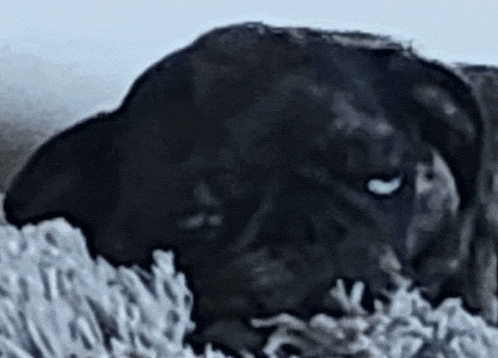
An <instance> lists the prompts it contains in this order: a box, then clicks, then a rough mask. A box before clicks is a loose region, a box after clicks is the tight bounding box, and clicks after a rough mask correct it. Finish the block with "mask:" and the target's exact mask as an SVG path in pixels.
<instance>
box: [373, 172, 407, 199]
mask: <svg viewBox="0 0 498 358" xmlns="http://www.w3.org/2000/svg"><path fill="white" fill-rule="evenodd" d="M402 187H403V176H402V175H397V176H392V177H387V178H372V179H370V180H369V181H368V182H367V190H368V191H369V192H370V193H372V194H374V195H378V196H384V197H386V196H391V195H394V194H395V193H397V192H398V191H399V190H400V189H401V188H402Z"/></svg>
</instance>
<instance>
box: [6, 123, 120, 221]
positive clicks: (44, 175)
mask: <svg viewBox="0 0 498 358" xmlns="http://www.w3.org/2000/svg"><path fill="white" fill-rule="evenodd" d="M115 124H116V123H115V122H114V120H113V118H112V116H109V115H104V114H103V115H99V116H97V117H95V118H92V119H90V120H88V121H86V122H83V123H81V124H78V125H76V126H75V127H73V128H71V129H70V130H67V131H65V132H63V133H61V134H59V135H57V136H55V137H54V138H53V139H51V140H50V141H48V142H47V143H45V144H44V145H42V146H41V147H40V148H39V149H38V150H37V151H36V152H35V154H34V155H33V156H32V157H31V158H30V159H29V160H28V163H27V164H26V166H25V167H24V168H23V169H22V170H21V171H20V172H19V173H18V174H17V176H16V177H15V178H14V180H13V181H12V183H11V184H10V186H9V188H8V190H7V193H6V199H5V202H4V208H5V212H6V218H7V220H8V221H9V222H11V223H13V224H16V225H22V224H25V223H27V222H38V221H41V220H44V219H49V218H53V217H57V216H65V217H68V218H70V219H74V220H72V222H73V224H79V223H82V224H83V223H84V222H99V221H100V220H101V219H102V218H103V217H105V215H106V213H107V212H108V211H106V210H107V209H108V208H109V207H110V205H112V204H113V201H112V199H113V198H116V197H117V196H116V191H117V190H118V187H119V183H118V176H117V173H116V169H117V166H118V162H119V155H118V153H117V152H116V150H115V146H114V144H115V143H114V139H115V134H116V125H115ZM76 219H77V221H75V220H76ZM82 226H84V225H82Z"/></svg>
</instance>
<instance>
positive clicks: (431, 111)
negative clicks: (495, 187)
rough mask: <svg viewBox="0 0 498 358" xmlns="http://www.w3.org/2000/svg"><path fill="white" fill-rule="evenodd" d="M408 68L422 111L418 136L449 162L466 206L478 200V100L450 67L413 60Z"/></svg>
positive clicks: (480, 125) (480, 139) (480, 141)
mask: <svg viewBox="0 0 498 358" xmlns="http://www.w3.org/2000/svg"><path fill="white" fill-rule="evenodd" d="M415 61H416V62H418V63H417V66H412V67H411V68H410V69H408V71H407V73H405V76H411V77H412V80H411V82H412V83H413V86H412V88H411V95H412V96H413V98H414V99H415V103H416V104H417V105H418V106H420V108H418V109H417V110H418V111H421V114H420V115H419V118H421V120H420V121H419V122H418V123H417V127H418V130H419V131H420V132H419V136H420V137H421V138H422V140H423V141H424V142H426V143H429V144H430V145H431V146H432V147H434V148H436V149H437V150H438V151H439V152H440V153H441V155H442V156H443V158H445V160H447V161H448V164H449V166H450V168H451V171H452V173H454V175H455V180H456V182H457V186H458V189H459V193H460V196H461V198H460V199H461V205H462V207H466V206H468V205H471V204H472V203H473V202H475V201H476V199H477V189H478V182H479V181H480V177H479V173H480V167H481V156H482V151H483V136H484V123H483V118H482V114H481V108H480V106H479V101H478V100H477V98H476V96H475V93H474V91H473V89H472V87H471V86H470V85H469V84H468V83H467V82H466V81H465V80H464V79H463V78H462V77H461V76H459V75H457V74H456V73H455V72H454V71H452V70H451V69H449V68H447V67H445V66H443V65H441V64H439V63H436V62H429V61H424V60H421V59H415Z"/></svg>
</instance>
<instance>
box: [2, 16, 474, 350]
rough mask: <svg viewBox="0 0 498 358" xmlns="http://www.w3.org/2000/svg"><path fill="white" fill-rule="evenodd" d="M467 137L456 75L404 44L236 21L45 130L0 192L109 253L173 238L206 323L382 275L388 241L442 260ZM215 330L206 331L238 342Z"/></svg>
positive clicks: (407, 252) (451, 238)
mask: <svg viewBox="0 0 498 358" xmlns="http://www.w3.org/2000/svg"><path fill="white" fill-rule="evenodd" d="M481 138H482V125H481V119H480V113H479V110H478V107H477V104H476V102H475V100H474V98H473V95H472V91H471V89H470V88H469V87H468V85H467V84H466V83H465V82H463V81H462V80H461V79H460V78H458V77H457V76H456V75H455V74H454V73H453V72H452V71H450V70H448V69H447V68H445V67H444V66H441V65H440V64H438V63H435V62H430V61H426V60H423V59H421V58H419V57H417V56H416V55H415V54H414V53H412V51H411V50H410V49H409V48H404V47H403V46H400V45H399V44H396V43H394V42H391V41H390V40H389V39H386V38H380V37H375V36H371V35H367V34H361V33H348V34H342V33H330V32H322V31H314V30H310V29H301V28H271V27H268V26H264V25H261V24H243V25H238V26H232V27H227V28H222V29H217V30H214V31H212V32H210V33H208V34H206V35H204V36H202V37H201V38H200V39H199V40H197V41H196V42H195V43H194V44H192V45H191V46H189V47H188V48H186V49H184V50H182V51H180V52H178V53H176V54H174V55H172V56H169V57H167V58H166V59H164V60H162V61H161V62H159V63H157V64H156V65H154V66H153V67H151V68H150V69H149V70H147V71H146V72H145V74H144V75H142V76H141V77H140V78H139V79H138V80H137V81H136V83H135V84H134V86H133V87H132V89H131V91H130V93H129V94H128V96H127V97H126V99H125V100H124V102H123V104H122V105H121V107H120V108H119V109H118V110H116V111H115V112H113V113H111V114H108V115H104V116H100V117H96V118H93V119H90V120H88V121H87V122H85V123H83V124H81V125H79V126H77V127H75V128H72V129H70V130H69V131H67V132H66V133H63V134H62V135H60V136H58V137H56V138H54V139H53V140H52V141H50V142H48V143H47V144H46V145H45V146H43V147H42V148H41V149H40V150H39V151H38V152H37V154H35V156H34V157H33V158H32V159H31V161H30V162H29V164H28V165H27V166H26V167H25V169H24V170H23V172H22V173H21V174H20V175H19V176H18V177H17V179H16V180H15V181H14V183H13V185H12V186H11V188H10V190H9V192H8V193H7V199H6V204H5V208H6V211H7V217H8V219H9V220H10V221H11V222H14V223H17V224H22V223H25V222H29V221H35V220H39V219H41V218H47V217H52V216H56V215H64V216H66V217H67V218H69V219H70V220H72V221H73V222H74V223H76V224H78V225H80V226H82V227H83V229H84V230H85V232H86V234H87V235H88V237H89V239H90V244H91V247H93V248H94V250H95V251H96V252H97V253H100V254H103V255H104V256H106V257H107V258H108V259H110V260H111V262H113V263H130V262H131V263H133V262H138V263H143V264H148V263H149V262H150V253H151V250H152V249H155V248H174V249H176V250H177V256H178V262H179V264H180V267H181V268H182V269H184V270H186V271H187V273H188V274H189V275H190V278H191V282H192V285H193V287H194V289H195V290H196V292H197V293H198V307H199V317H200V320H202V321H203V322H204V323H206V324H207V325H210V324H212V323H214V322H219V321H227V322H228V321H239V320H241V319H245V318H249V317H253V316H263V315H271V314H275V313H278V312H281V311H293V312H296V313H298V314H301V315H303V316H307V315H309V314H311V313H312V312H313V311H314V310H315V309H320V308H323V305H324V297H325V296H326V293H327V291H328V289H329V288H330V286H331V285H332V283H333V281H334V279H335V278H338V277H349V278H352V279H362V280H366V281H367V282H369V283H370V284H371V285H372V286H373V287H380V286H382V285H383V284H384V283H385V280H386V274H385V270H384V269H385V268H382V264H381V263H380V261H381V259H380V257H381V256H382V254H383V253H384V252H385V251H386V250H391V251H393V252H394V253H395V254H396V256H397V258H398V260H399V263H400V265H401V268H402V270H404V271H405V272H406V273H409V274H412V275H413V276H414V277H416V278H417V279H419V278H420V279H422V281H423V274H420V272H431V275H432V274H434V270H432V271H431V269H433V267H434V262H436V261H437V260H435V259H434V260H432V261H430V262H432V263H429V264H428V263H427V261H426V260H425V258H426V257H436V258H437V259H438V260H439V261H437V262H438V265H441V270H439V272H437V274H438V275H443V276H444V275H445V274H452V273H454V272H455V271H456V267H457V266H458V262H459V260H461V259H462V256H463V255H464V253H463V252H464V251H465V248H464V247H463V246H462V240H463V241H465V240H464V238H462V235H460V234H459V233H460V231H461V230H460V226H459V224H458V223H459V222H460V221H461V220H460V217H459V215H460V213H463V212H467V211H468V210H470V209H471V208H472V207H473V205H474V202H475V198H476V181H477V180H478V169H479V165H480V153H481V147H482V144H481ZM95 203H97V204H98V205H95ZM455 260H456V261H455ZM431 265H432V266H431ZM445 265H446V266H445ZM455 265H456V266H455ZM419 276H420V277H419ZM204 327H207V326H206V325H205V326H204ZM214 332H219V331H217V330H214ZM221 332H222V333H214V335H212V336H210V338H213V337H214V339H215V340H218V341H221V342H225V343H229V344H230V345H232V346H241V345H244V344H246V343H247V342H242V343H240V342H239V343H237V340H239V341H240V340H242V339H241V338H240V337H239V338H237V336H236V335H237V334H238V331H237V330H233V331H231V330H230V329H225V330H223V329H222V330H221ZM233 332H235V333H233ZM251 339H252V338H251ZM255 340H256V341H257V339H256V338H255ZM234 342H235V343H234ZM249 344H250V343H249Z"/></svg>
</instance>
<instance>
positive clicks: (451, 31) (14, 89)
mask: <svg viewBox="0 0 498 358" xmlns="http://www.w3.org/2000/svg"><path fill="white" fill-rule="evenodd" d="M243 21H263V22H266V23H268V24H271V25H281V26H285V25H295V26H309V27H318V28H323V29H330V30H363V31H368V32H373V33H378V34H384V35H390V36H392V37H393V38H395V39H398V40H401V41H404V42H411V43H412V46H413V47H414V48H416V49H417V50H418V52H419V53H420V54H422V55H424V56H426V57H429V58H435V59H440V60H443V61H445V62H448V63H453V62H466V63H475V64H490V65H498V1H491V0H488V1H482V2H477V1H474V2H470V1H462V0H460V1H458V0H455V1H442V0H440V1H435V0H431V1H429V0H416V1H399V0H383V1H381V0H379V1H369V0H363V1H360V0H349V1H341V2H339V1H332V0H329V1H324V0H308V1H301V2H298V1H294V2H293V1H290V0H287V1H281V0H278V1H272V0H252V1H239V0H219V1H211V2H207V1H189V0H183V1H179V0H176V1H171V0H169V1H168V0H163V1H159V0H155V1H154V0H140V1H137V0H135V1H128V0H120V1H117V0H85V1H83V0H80V1H71V0H43V1H41V0H0V192H1V191H3V190H4V189H5V182H6V181H7V180H8V178H9V177H10V176H11V175H12V173H13V172H16V171H17V170H18V169H19V167H20V165H22V163H23V162H24V160H25V159H26V157H27V155H29V154H30V153H31V152H32V151H33V150H34V149H35V148H36V147H37V146H38V145H39V144H40V143H41V142H42V141H44V140H46V139H47V138H48V137H49V136H50V135H52V134H54V133H56V132H57V131H60V130H61V129H63V128H65V127H67V126H69V125H71V124H73V123H75V122H76V121H79V120H82V119H84V118H85V117H87V116H90V115H92V114H94V113H95V112H97V111H100V110H110V109H113V108H115V107H116V106H117V105H118V104H119V103H120V101H121V99H122V98H123V96H124V95H125V94H126V92H127V91H128V89H129V87H130V85H131V84H132V82H133V80H134V79H135V78H136V77H137V76H138V75H139V74H140V73H142V72H143V71H144V70H145V69H146V68H147V67H148V66H149V65H150V64H152V63H154V62H156V61H158V60H159V59H160V58H162V57H164V56H165V55H167V54H168V53H170V52H172V51H174V50H176V49H179V48H181V47H183V46H186V45H187V44H189V43H190V42H192V41H193V40H195V39H196V38H197V37H198V36H199V35H200V34H201V33H203V32H205V31H208V30H210V29H212V28H213V27H216V26H222V25H226V24H230V23H236V22H243Z"/></svg>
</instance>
